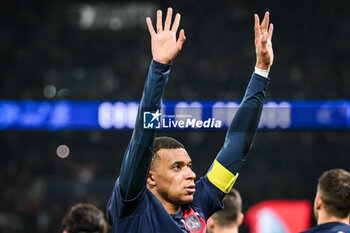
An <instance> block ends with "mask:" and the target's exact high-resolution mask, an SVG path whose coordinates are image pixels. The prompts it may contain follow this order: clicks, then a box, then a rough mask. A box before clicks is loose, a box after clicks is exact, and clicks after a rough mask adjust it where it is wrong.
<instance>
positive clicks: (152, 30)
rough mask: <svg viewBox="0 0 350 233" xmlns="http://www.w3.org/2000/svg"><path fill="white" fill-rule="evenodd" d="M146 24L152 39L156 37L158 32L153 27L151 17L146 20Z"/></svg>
mask: <svg viewBox="0 0 350 233" xmlns="http://www.w3.org/2000/svg"><path fill="white" fill-rule="evenodd" d="M146 23H147V27H148V31H149V34H150V35H151V37H152V36H154V35H155V34H156V32H155V31H154V28H153V25H152V20H151V18H150V17H147V18H146Z"/></svg>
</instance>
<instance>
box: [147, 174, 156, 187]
mask: <svg viewBox="0 0 350 233" xmlns="http://www.w3.org/2000/svg"><path fill="white" fill-rule="evenodd" d="M147 185H150V186H151V187H154V186H156V181H155V179H154V172H153V171H152V170H150V171H149V172H148V176H147Z"/></svg>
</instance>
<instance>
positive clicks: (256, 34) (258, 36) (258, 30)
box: [254, 14, 260, 39]
mask: <svg viewBox="0 0 350 233" xmlns="http://www.w3.org/2000/svg"><path fill="white" fill-rule="evenodd" d="M254 19H255V24H254V32H255V39H258V38H260V23H259V16H258V15H257V14H254Z"/></svg>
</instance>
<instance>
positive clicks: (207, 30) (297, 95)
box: [0, 0, 350, 233]
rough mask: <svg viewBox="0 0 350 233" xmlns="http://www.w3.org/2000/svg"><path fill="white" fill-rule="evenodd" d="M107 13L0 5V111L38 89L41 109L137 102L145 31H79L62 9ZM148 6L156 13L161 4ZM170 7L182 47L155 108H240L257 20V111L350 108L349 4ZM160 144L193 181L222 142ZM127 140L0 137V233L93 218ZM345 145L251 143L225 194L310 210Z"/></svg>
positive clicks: (20, 2)
mask: <svg viewBox="0 0 350 233" xmlns="http://www.w3.org/2000/svg"><path fill="white" fill-rule="evenodd" d="M108 2H109V1H104V2H101V1H97V0H90V1H84V2H78V1H67V0H65V1H53V0H52V1H42V0H40V1H38V0H37V1H28V0H2V1H0V57H1V62H0V99H1V100H3V99H16V100H23V99H36V100H42V99H48V97H47V96H45V94H44V91H43V90H44V89H45V87H46V86H48V85H53V86H55V88H56V89H57V93H56V94H55V95H54V96H52V97H50V98H49V99H51V100H59V99H72V100H135V99H139V98H140V96H141V92H142V88H143V84H144V80H145V77H146V73H147V69H148V65H149V63H150V61H151V53H150V46H149V44H150V39H149V35H148V32H147V30H146V24H144V25H143V26H138V27H134V28H131V29H130V28H122V29H120V30H106V29H92V30H82V29H79V28H78V27H76V26H74V23H72V20H71V19H70V18H69V17H68V11H69V10H68V9H69V8H70V7H72V5H73V3H74V4H83V3H84V4H92V5H93V4H96V3H99V4H101V3H108ZM111 2H112V1H110V3H111ZM149 2H150V3H152V4H153V5H154V6H155V7H157V8H158V7H159V8H161V9H166V7H167V5H168V4H169V3H168V2H163V1H149ZM112 3H113V4H115V6H116V7H118V6H122V5H123V4H127V3H128V1H113V2H112ZM73 7H74V5H73ZM172 7H173V8H174V9H175V10H176V11H179V12H180V13H181V14H182V26H181V28H184V29H185V33H186V36H187V41H186V43H185V45H184V51H183V52H181V54H180V55H179V56H180V57H179V58H177V59H176V62H175V64H174V67H173V68H172V69H173V71H172V73H171V76H170V80H169V84H168V86H167V91H166V94H165V98H166V99H222V100H228V99H232V100H238V99H240V98H241V97H242V95H243V91H244V87H245V86H246V85H247V82H248V80H249V76H250V75H251V73H252V71H253V68H254V63H255V53H254V45H253V43H254V41H253V36H254V35H253V14H254V13H259V14H260V15H262V14H263V12H264V11H265V10H269V11H270V13H271V21H272V23H274V26H275V32H274V36H273V46H274V51H275V63H274V65H273V67H272V70H271V72H270V77H271V79H272V81H271V85H270V87H269V92H268V93H269V94H268V99H290V100H291V99H306V100H307V99H347V98H350V92H349V91H348V87H349V86H350V78H349V77H350V69H349V67H350V58H349V56H348V52H347V51H349V43H348V41H350V33H349V30H348V26H349V25H350V22H349V21H350V19H349V17H347V12H346V11H347V9H349V7H350V2H346V1H333V2H332V3H327V4H326V3H324V2H319V1H316V0H312V1H287V2H286V1H278V0H268V1H265V2H261V1H257V0H253V1H240V0H235V1H229V0H225V1H220V2H214V1H207V0H204V1H200V2H198V1H181V3H176V4H175V3H174V5H172ZM153 17H154V16H153ZM63 90H64V91H63ZM161 134H164V135H169V136H173V137H175V138H177V139H178V140H179V141H181V142H183V144H184V145H185V147H186V148H187V150H188V152H189V154H190V156H191V157H192V160H193V169H194V171H195V172H196V173H197V177H199V176H202V175H204V174H205V172H206V171H207V169H208V168H209V166H210V164H211V162H212V161H213V159H214V158H215V155H216V153H217V152H218V151H219V149H220V147H221V144H222V142H223V139H224V132H185V133H182V132H162V133H161ZM130 136H131V131H108V132H107V131H75V132H73V131H58V132H44V131H0V145H1V146H0V148H1V152H0V155H1V156H0V170H1V173H0V189H1V192H0V232H8V233H12V232H38V233H40V232H60V221H61V219H62V217H63V215H64V213H65V212H67V210H68V209H69V207H70V206H71V205H72V204H74V203H76V202H91V203H94V204H95V205H97V206H98V207H100V208H101V209H104V208H105V205H106V203H107V201H108V197H109V195H110V192H111V190H112V187H113V185H114V182H115V179H116V178H117V176H118V174H119V169H120V165H121V161H122V157H123V153H124V151H125V149H126V146H127V143H128V141H129V138H130ZM349 141H350V136H349V134H348V133H347V132H330V131H328V132H260V133H258V135H257V138H256V140H255V143H254V146H253V149H252V151H251V153H250V155H249V157H248V161H247V163H246V165H245V167H244V168H243V170H242V174H241V175H240V177H239V179H238V181H237V184H236V189H238V190H239V191H240V193H241V195H242V199H243V203H244V204H243V210H246V209H247V208H249V206H251V205H254V204H256V203H257V202H259V201H262V200H266V199H276V198H289V199H309V200H312V199H313V195H314V193H315V184H316V182H317V180H316V179H317V177H319V176H320V174H321V173H322V172H323V171H324V170H327V169H330V168H334V167H344V168H345V169H348V170H349V165H348V164H350V161H349V159H348V157H349V156H348V153H349V151H350V145H349V143H348V142H349ZM60 144H66V145H68V146H69V147H70V155H69V156H68V158H66V159H61V158H59V157H57V155H56V148H57V146H59V145H60ZM346 166H347V167H346ZM242 232H248V230H247V229H243V230H242Z"/></svg>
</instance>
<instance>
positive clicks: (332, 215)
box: [314, 169, 350, 224]
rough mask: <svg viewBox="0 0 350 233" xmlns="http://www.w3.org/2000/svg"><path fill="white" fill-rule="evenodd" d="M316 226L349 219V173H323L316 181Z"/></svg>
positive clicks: (334, 171) (345, 221)
mask: <svg viewBox="0 0 350 233" xmlns="http://www.w3.org/2000/svg"><path fill="white" fill-rule="evenodd" d="M314 214H315V217H316V220H317V224H323V223H327V222H344V223H346V224H349V219H350V173H349V172H347V171H345V170H343V169H331V170H329V171H325V172H324V173H323V174H322V176H321V177H320V178H319V180H318V186H317V193H316V197H315V202H314Z"/></svg>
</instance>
